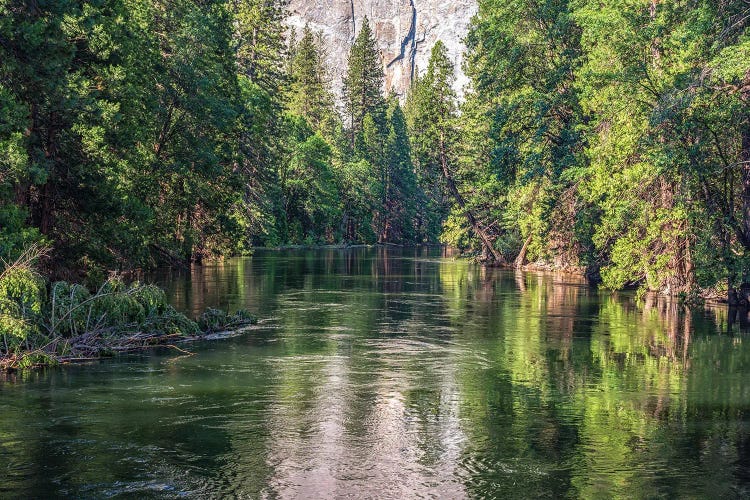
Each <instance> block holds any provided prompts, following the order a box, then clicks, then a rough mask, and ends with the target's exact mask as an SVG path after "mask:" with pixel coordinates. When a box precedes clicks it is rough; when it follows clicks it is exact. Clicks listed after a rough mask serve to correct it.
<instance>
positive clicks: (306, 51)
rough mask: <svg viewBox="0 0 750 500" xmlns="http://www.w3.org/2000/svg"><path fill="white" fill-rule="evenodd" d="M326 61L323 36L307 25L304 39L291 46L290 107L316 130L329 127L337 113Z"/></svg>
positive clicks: (288, 104)
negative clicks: (321, 38) (329, 86)
mask: <svg viewBox="0 0 750 500" xmlns="http://www.w3.org/2000/svg"><path fill="white" fill-rule="evenodd" d="M324 61H325V54H324V51H323V46H322V43H321V40H320V37H319V36H316V35H315V34H314V33H313V31H312V30H311V29H310V27H309V26H307V25H306V26H305V28H304V29H303V30H302V38H300V40H299V41H298V42H296V43H293V45H292V55H291V57H290V78H289V80H290V81H289V92H288V103H287V107H288V108H289V110H290V111H291V112H292V113H294V114H296V115H299V116H302V117H304V118H305V119H306V120H307V121H308V123H309V124H310V125H311V126H312V127H313V128H314V129H315V130H321V129H323V128H330V126H331V123H330V121H331V120H332V119H333V116H332V115H333V113H334V110H333V96H332V94H331V92H330V91H329V90H328V82H327V79H326V71H325V63H324Z"/></svg>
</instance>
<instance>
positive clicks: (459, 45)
mask: <svg viewBox="0 0 750 500" xmlns="http://www.w3.org/2000/svg"><path fill="white" fill-rule="evenodd" d="M288 10H289V17H288V20H287V22H288V24H289V26H291V27H293V28H294V29H295V30H296V31H297V33H300V32H301V31H302V28H303V27H304V26H305V24H309V25H310V28H311V29H313V31H316V32H320V33H321V34H322V36H323V40H324V43H325V49H326V51H327V59H328V62H329V78H330V80H331V87H332V88H333V90H334V92H335V94H336V95H337V96H340V95H341V86H342V79H343V77H344V75H345V73H346V61H347V57H348V55H349V50H350V48H351V46H352V44H353V43H354V38H355V36H356V34H357V33H359V28H360V26H361V23H362V19H363V18H364V17H365V16H367V17H368V19H369V20H370V25H371V26H372V28H373V31H374V33H375V37H376V39H377V41H378V45H379V47H380V51H381V53H382V55H383V68H384V69H385V91H386V93H389V92H391V91H392V92H395V93H396V94H397V95H398V96H399V97H401V98H403V97H404V96H405V95H406V93H407V92H408V89H409V86H410V85H411V82H412V79H413V78H414V75H416V74H422V73H423V72H424V71H425V70H426V69H427V61H428V60H429V58H430V51H431V50H432V47H433V45H434V44H435V42H436V41H437V40H442V41H443V43H444V44H445V46H446V47H447V49H448V53H449V55H450V57H451V58H452V59H453V62H454V63H455V65H456V72H457V78H456V90H457V92H458V93H459V95H460V94H461V93H462V90H463V88H464V86H465V85H466V83H467V82H468V80H467V78H466V76H465V75H464V74H463V72H462V71H461V62H462V56H463V52H464V43H463V39H464V37H465V36H466V33H467V31H468V27H469V23H470V21H471V18H472V16H473V15H474V14H475V13H476V11H477V3H476V0H371V1H365V0H324V1H314V0H291V1H290V3H289V6H288Z"/></svg>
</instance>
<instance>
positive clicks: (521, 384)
mask: <svg viewBox="0 0 750 500" xmlns="http://www.w3.org/2000/svg"><path fill="white" fill-rule="evenodd" d="M157 279H158V281H159V282H160V283H161V284H163V285H165V286H166V287H167V288H168V290H169V294H170V297H171V299H172V301H173V303H174V304H175V305H176V306H177V307H179V308H181V309H183V310H185V311H187V312H191V313H196V312H198V311H200V310H201V309H203V308H205V307H209V306H218V307H223V308H237V307H245V308H247V309H249V310H251V311H252V312H254V313H256V314H257V315H259V316H260V317H261V318H263V319H262V322H261V324H259V325H257V326H256V327H253V328H252V329H251V330H250V331H248V332H247V333H246V334H244V335H242V336H238V337H234V338H231V339H228V340H220V341H219V340H217V341H212V342H203V343H200V344H197V345H189V346H187V348H188V349H190V350H191V351H194V355H192V356H183V355H180V353H176V352H168V351H164V352H158V353H156V354H154V355H151V356H130V357H123V358H119V359H117V360H113V361H106V362H102V363H97V364H94V365H89V366H85V367H69V368H65V369H54V370H47V371H44V372H34V373H26V374H20V375H16V376H15V377H9V378H6V379H4V380H2V381H0V497H2V498H6V497H39V498H48V497H52V496H55V497H66V496H67V497H97V498H99V497H130V498H143V497H164V498H173V497H177V496H185V497H195V498H208V497H216V498H218V497H227V496H239V497H245V498H256V497H261V498H334V497H336V498H414V497H440V498H462V497H485V498H508V497H520V498H524V497H525V498H545V497H549V498H559V497H583V498H611V497H622V498H642V497H648V498H654V497H670V498H673V497H680V498H736V497H748V495H750V337H748V336H747V334H746V333H744V330H745V328H741V327H740V326H737V325H735V326H730V325H729V321H728V314H727V312H726V311H725V310H722V309H717V310H713V311H712V310H709V311H701V312H699V313H692V314H685V313H684V312H682V311H680V310H679V308H678V307H677V305H676V304H673V303H669V302H660V301H657V300H655V299H649V300H646V302H645V303H643V304H640V305H636V304H635V301H634V299H633V297H632V295H627V294H626V295H610V294H607V293H601V292H597V291H596V290H594V289H591V288H589V287H588V286H587V285H586V284H585V283H582V282H579V281H578V280H577V279H576V278H574V277H569V276H568V277H565V276H555V275H542V274H516V273H514V272H509V271H499V270H482V269H481V268H480V267H477V266H475V265H472V264H470V263H468V262H465V261H461V260H454V259H452V258H450V257H443V256H441V255H440V251H439V250H437V251H435V250H432V251H427V250H384V249H353V250H346V251H342V250H320V251H288V252H272V251H264V252H258V253H257V254H256V255H255V256H254V257H252V258H250V259H241V260H233V261H229V262H226V263H223V264H219V265H212V266H206V267H203V268H197V269H195V270H193V271H192V272H190V273H187V274H168V273H162V274H160V275H159V276H158V277H157Z"/></svg>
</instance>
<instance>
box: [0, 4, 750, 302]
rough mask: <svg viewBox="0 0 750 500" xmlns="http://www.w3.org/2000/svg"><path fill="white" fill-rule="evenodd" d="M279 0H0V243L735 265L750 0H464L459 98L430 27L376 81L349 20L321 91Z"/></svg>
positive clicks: (621, 265) (90, 263) (307, 46)
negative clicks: (408, 71)
mask: <svg viewBox="0 0 750 500" xmlns="http://www.w3.org/2000/svg"><path fill="white" fill-rule="evenodd" d="M286 15H287V14H286V11H285V5H284V2H283V0H231V1H230V0H170V1H165V0H109V1H101V0H84V1H73V0H58V1H42V0H33V1H19V0H1V1H0V258H2V259H3V261H4V262H6V263H8V262H13V261H14V260H15V259H16V258H18V256H19V255H22V254H23V253H24V251H25V250H27V249H28V248H29V247H31V246H35V245H36V246H41V247H45V248H49V249H50V250H49V256H48V258H46V259H45V260H44V262H43V270H44V273H45V279H61V278H64V279H68V280H71V281H77V282H83V283H86V284H88V286H89V287H93V286H95V284H97V283H101V281H102V280H103V279H105V278H106V277H107V276H108V275H109V274H110V273H111V272H113V271H116V272H119V271H127V270H133V269H148V268H152V267H154V266H157V265H175V266H180V265H187V264H190V263H195V264H200V263H201V262H203V261H205V260H208V259H218V258H222V257H225V256H231V255H243V254H248V253H250V252H252V249H253V248H254V247H262V246H281V245H325V244H396V245H416V244H445V245H451V246H455V247H458V248H461V249H463V250H464V251H465V252H466V254H468V255H473V256H475V257H476V258H477V259H480V260H481V261H483V262H485V263H486V264H495V265H506V266H516V267H523V266H527V267H534V268H543V269H559V270H567V271H574V272H578V273H586V274H587V275H588V276H590V277H591V279H592V280H596V281H600V282H601V283H602V285H603V286H604V287H607V288H609V289H613V290H617V289H622V288H626V287H638V288H640V289H641V290H644V291H646V290H648V291H658V292H662V293H666V294H674V295H677V294H681V295H683V296H684V297H688V298H689V297H708V296H716V297H724V298H726V297H727V292H728V291H729V292H730V294H729V295H730V298H731V296H732V293H731V292H732V290H734V289H740V287H742V285H743V284H746V283H748V282H750V276H748V275H749V274H750V32H749V31H748V25H749V24H750V6H748V3H747V1H746V0H679V1H678V0H630V1H625V2H624V1H622V0H549V1H541V2H540V1H535V0H481V1H480V2H479V11H478V13H477V15H476V16H475V17H474V18H473V20H472V23H471V28H470V32H469V35H468V37H467V39H466V45H467V49H466V63H465V68H464V70H465V71H466V73H467V75H468V76H469V77H470V80H471V83H470V85H469V87H468V88H467V89H466V94H465V97H464V98H463V99H461V100H460V101H459V99H458V97H457V93H456V89H455V85H454V78H455V76H454V73H455V69H456V68H454V66H453V63H452V62H451V59H450V58H449V57H448V55H447V52H446V48H445V47H444V46H443V44H441V43H440V42H438V43H437V44H436V45H435V46H434V48H433V49H432V56H431V59H430V62H429V66H428V67H427V68H424V70H423V71H422V73H421V74H420V75H419V76H418V77H417V78H416V79H415V81H414V82H413V85H412V88H411V90H410V91H409V93H408V95H407V96H406V98H405V99H403V100H402V101H403V102H401V101H400V100H399V99H398V98H397V97H396V96H394V95H386V93H385V91H384V74H383V62H382V60H381V56H380V54H379V52H378V48H377V44H376V41H375V39H374V36H373V32H372V29H371V28H370V26H369V25H368V23H367V21H365V22H364V23H362V24H361V26H359V27H358V34H357V37H356V40H355V41H354V43H353V45H352V47H351V52H350V56H349V60H348V69H347V73H346V77H345V78H344V81H343V82H341V83H342V84H343V92H342V95H341V96H337V95H335V94H334V92H333V90H332V88H333V82H331V80H330V78H329V77H328V75H327V68H326V63H325V61H326V52H325V47H324V44H323V43H322V39H321V37H320V35H319V34H318V33H316V32H315V31H314V30H312V29H310V28H305V29H304V30H303V31H302V32H294V31H293V30H290V29H288V28H287V27H286V25H285V22H284V21H285V16H286ZM8 293H10V292H8ZM736 298H737V297H735V299H736ZM739 298H740V300H741V299H742V297H739ZM16 302H17V301H16ZM8 307H10V306H8ZM14 307H15V306H14ZM6 312H7V311H6Z"/></svg>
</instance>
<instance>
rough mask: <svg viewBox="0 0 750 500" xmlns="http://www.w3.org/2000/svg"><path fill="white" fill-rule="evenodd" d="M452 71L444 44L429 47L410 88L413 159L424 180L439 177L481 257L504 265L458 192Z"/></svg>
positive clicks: (492, 242)
mask: <svg viewBox="0 0 750 500" xmlns="http://www.w3.org/2000/svg"><path fill="white" fill-rule="evenodd" d="M454 80H455V69H454V67H453V63H452V62H451V61H450V59H449V58H448V52H447V49H446V47H445V45H444V44H443V43H442V42H441V41H438V42H437V43H436V44H435V46H434V47H433V48H432V52H431V54H430V61H429V64H428V66H427V72H426V73H425V75H424V76H423V77H422V78H420V79H419V80H418V81H417V82H416V83H415V85H414V86H413V88H412V96H411V98H410V115H411V120H410V121H411V137H412V145H413V147H414V153H415V154H414V158H415V163H416V164H417V166H418V168H419V169H421V170H422V171H423V172H424V173H423V176H425V177H433V176H439V177H441V178H442V180H443V182H444V183H445V187H446V188H447V191H448V193H449V194H450V196H451V197H452V199H453V202H454V204H455V211H456V214H457V215H458V216H459V217H462V218H465V219H466V221H467V222H468V224H469V226H470V228H471V230H472V231H473V232H474V234H475V235H476V236H477V237H478V238H479V240H480V241H481V249H482V253H483V255H484V257H485V258H486V259H489V260H493V261H495V262H498V263H500V262H503V261H504V259H503V256H502V255H501V254H500V252H498V251H497V249H496V248H495V246H494V240H493V238H491V236H490V234H489V233H488V231H487V229H486V228H485V227H484V226H483V224H482V223H481V221H480V220H479V219H478V218H477V216H476V214H475V213H474V211H473V209H472V207H470V206H469V205H468V204H467V202H466V198H465V195H464V194H463V193H462V192H461V188H460V186H459V180H458V179H457V178H456V171H455V170H456V166H457V163H458V162H457V157H458V144H459V143H458V140H459V135H458V128H457V125H458V123H457V119H458V114H457V100H456V92H455V90H454V89H453V84H454Z"/></svg>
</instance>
